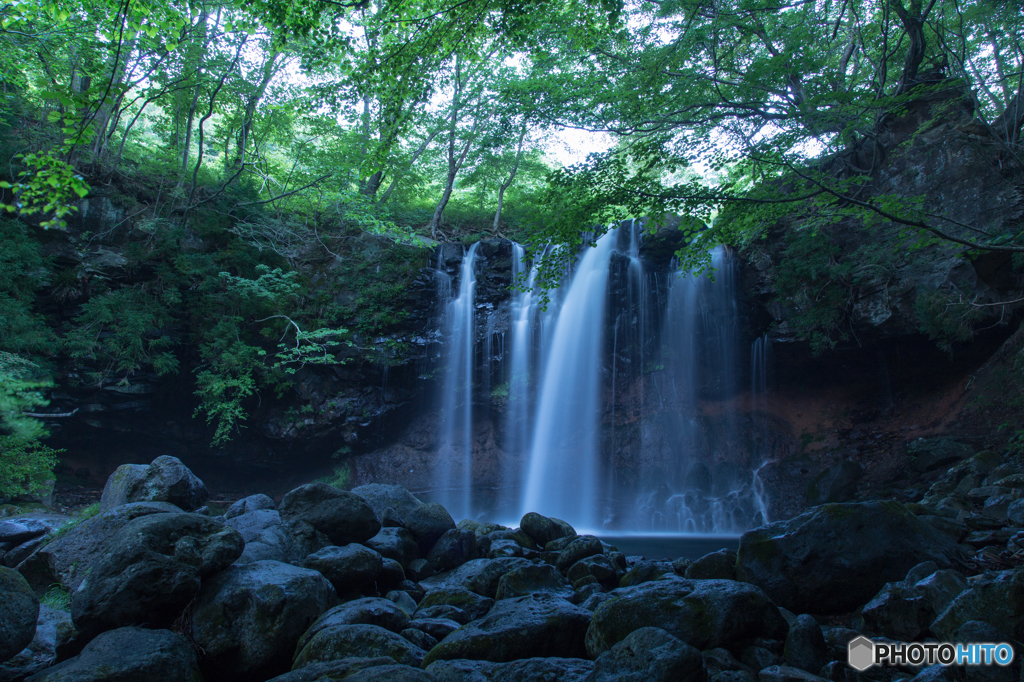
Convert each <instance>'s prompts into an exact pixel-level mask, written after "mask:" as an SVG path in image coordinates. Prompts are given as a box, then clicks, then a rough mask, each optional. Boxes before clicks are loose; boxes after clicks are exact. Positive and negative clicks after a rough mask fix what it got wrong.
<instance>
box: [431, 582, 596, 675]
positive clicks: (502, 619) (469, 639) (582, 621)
mask: <svg viewBox="0 0 1024 682" xmlns="http://www.w3.org/2000/svg"><path fill="white" fill-rule="evenodd" d="M589 623H590V612H589V611H587V610H585V609H582V608H580V607H578V606H573V605H572V604H570V603H569V602H567V601H565V600H564V599H561V598H559V597H554V596H552V595H549V594H538V595H531V596H528V597H517V598H515V599H502V600H501V601H498V602H495V604H494V607H493V608H491V610H490V612H489V613H488V614H487V615H486V616H485V617H484V618H481V619H480V620H475V621H473V622H471V623H469V624H468V625H465V626H463V627H462V628H460V629H459V630H456V631H455V632H453V633H451V634H450V635H448V636H447V637H446V638H445V639H444V641H442V642H440V643H439V644H438V645H437V646H435V647H434V648H433V649H431V650H430V651H429V652H428V653H427V656H426V658H425V659H424V663H425V664H426V665H429V664H430V663H432V662H433V661H438V660H450V659H455V658H468V659H477V660H480V659H482V660H487V661H495V662H501V661H513V660H516V659H520V658H534V657H547V656H559V657H568V658H582V657H583V656H584V655H585V653H586V650H585V648H584V643H583V640H584V636H585V634H586V631H587V625H588V624H589Z"/></svg>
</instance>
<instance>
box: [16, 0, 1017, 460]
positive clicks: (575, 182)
mask: <svg viewBox="0 0 1024 682" xmlns="http://www.w3.org/2000/svg"><path fill="white" fill-rule="evenodd" d="M1022 86H1024V15H1022V14H1021V13H1020V12H1019V8H1017V7H1016V3H1006V2H1000V1H998V0H927V1H925V0H659V1H657V2H651V1H645V0H629V1H628V2H625V1H623V0H562V1H559V2H553V1H552V0H539V1H536V2H530V3H525V2H519V1H518V0H461V1H459V2H445V1H444V0H352V1H347V0H343V1H340V2H338V1H334V0H298V1H294V2H293V1H290V0H257V1H255V2H238V1H237V0H189V1H184V0H172V1H170V2H153V1H152V0H29V1H26V0H11V1H10V2H7V3H5V4H3V5H2V6H0V156H2V157H3V158H4V159H5V160H7V162H8V163H7V166H6V168H7V170H5V171H3V172H2V173H0V175H3V176H4V177H3V179H2V182H0V188H2V192H3V195H2V200H3V201H2V203H3V206H4V209H5V213H6V218H4V219H3V220H2V221H0V231H2V243H3V248H2V249H0V351H2V355H0V385H2V386H3V389H2V393H0V418H2V419H3V429H4V430H6V431H8V432H11V433H15V434H19V435H20V436H24V437H28V438H33V437H36V436H38V435H39V431H38V424H37V423H36V422H34V421H33V420H32V419H31V418H30V417H26V416H25V415H26V413H31V412H32V410H33V409H36V408H37V407H39V406H40V405H43V404H44V391H45V389H46V386H47V383H48V382H49V381H50V380H51V377H52V376H53V375H54V373H55V372H56V371H57V365H58V364H60V363H65V365H64V371H65V372H67V371H68V365H67V363H71V366H72V367H74V368H75V371H76V373H77V375H78V376H80V377H81V381H83V382H90V383H93V384H95V385H102V384H104V383H105V382H106V383H109V382H130V381H131V378H132V376H133V375H135V374H137V373H141V372H150V373H155V374H169V373H176V372H182V371H183V370H186V369H187V371H188V372H190V373H192V374H194V376H195V393H196V396H197V397H198V400H199V408H198V410H197V414H198V415H199V416H203V417H205V418H206V419H208V420H210V421H211V423H212V424H213V428H214V439H215V442H223V441H224V440H225V439H227V438H229V437H230V435H231V434H232V433H233V431H234V430H235V429H236V428H238V427H239V426H240V425H241V424H242V422H244V420H245V419H246V415H247V414H248V410H249V409H250V404H251V401H252V400H253V398H254V396H257V395H258V394H259V392H260V391H261V390H264V389H273V388H277V389H281V388H282V387H284V386H287V385H288V382H289V381H290V380H291V379H290V377H291V374H292V373H294V371H295V370H296V369H297V368H299V367H303V366H305V365H308V364H310V363H338V362H344V361H345V359H346V357H349V356H350V355H351V353H352V352H358V351H360V349H361V350H362V351H365V352H367V353H372V352H373V347H374V345H375V342H374V340H375V339H379V338H382V337H385V336H386V335H387V333H388V331H389V330H390V329H392V328H393V326H394V325H395V324H397V323H398V322H400V318H401V316H402V312H401V311H400V310H398V308H397V306H396V302H397V301H398V299H399V298H400V294H401V290H402V287H403V286H405V285H407V284H408V282H409V281H410V279H411V276H412V274H413V273H414V271H415V269H416V267H418V263H419V261H420V260H422V259H423V257H424V254H425V253H426V248H425V247H428V246H430V245H432V244H434V243H436V241H438V240H440V241H444V240H449V239H457V238H459V237H460V236H463V235H467V234H491V235H499V236H507V237H514V238H516V239H518V240H519V241H521V242H524V243H527V244H529V245H530V246H531V247H532V248H533V249H534V251H536V250H538V249H540V248H541V247H542V246H543V245H545V244H549V243H558V244H566V245H569V246H577V247H578V246H580V245H582V244H583V243H584V241H585V240H586V239H587V238H588V235H589V238H593V236H595V234H599V233H600V232H601V231H602V230H604V229H607V226H609V225H611V224H613V223H614V222H615V221H617V220H621V219H624V218H628V217H631V216H638V215H645V216H651V217H653V218H654V219H655V220H653V221H652V223H651V224H652V225H655V224H657V222H658V220H657V219H658V218H660V217H662V216H666V215H668V214H678V213H681V214H686V215H688V216H690V217H692V218H696V219H697V220H691V221H684V222H683V225H685V226H688V227H687V229H689V230H690V232H688V233H687V235H686V238H687V241H688V242H689V244H690V248H689V249H685V250H684V251H682V252H681V253H680V254H679V255H680V257H681V261H682V263H683V264H684V265H685V266H696V267H699V266H700V265H701V264H702V262H703V261H702V258H703V256H704V254H705V253H706V248H705V247H706V246H707V245H709V244H711V243H718V242H728V243H732V244H736V245H744V244H751V243H754V242H756V241H757V240H763V239H765V238H766V235H767V234H768V231H769V229H770V228H771V227H772V226H773V225H776V224H777V223H778V221H779V220H781V219H782V218H783V217H785V216H787V215H792V214H793V213H794V212H795V213H798V214H801V215H803V216H804V217H806V218H808V220H807V222H806V223H805V224H806V226H807V227H806V238H805V241H806V243H803V242H801V241H800V240H797V241H796V242H794V243H792V244H790V245H788V247H787V248H788V249H789V251H791V252H792V253H791V255H792V262H793V263H797V264H799V266H798V267H797V269H796V270H793V271H792V272H789V273H788V275H787V276H788V278H789V279H788V280H786V282H788V283H789V284H787V285H786V286H790V287H791V288H792V291H789V292H788V294H789V295H791V296H799V295H801V291H805V292H806V290H807V287H809V286H815V287H816V286H818V282H820V281H828V282H830V281H834V280H835V279H836V278H837V277H838V278H842V277H844V276H845V275H844V274H843V272H842V267H844V266H842V265H841V264H835V267H833V264H831V263H829V259H828V256H827V254H828V246H827V245H826V247H825V248H824V249H822V248H819V247H818V246H816V245H815V242H814V240H815V239H817V235H819V234H824V235H825V237H826V242H827V235H828V230H829V225H830V224H833V223H836V222H838V221H843V220H849V219H851V218H853V219H856V220H860V221H862V222H863V223H864V224H865V225H871V224H877V223H879V222H881V223H884V224H885V225H887V226H889V228H890V229H892V230H897V231H904V232H905V233H906V235H907V243H908V244H910V245H912V246H915V247H919V248H920V247H925V246H927V245H929V244H933V243H952V244H958V245H959V246H961V247H963V248H964V249H966V250H969V251H972V252H982V251H1003V252H1007V253H1012V254H1015V255H1016V256H1017V257H1019V255H1020V254H1021V253H1022V252H1024V241H1022V231H1021V229H1020V226H1019V225H1017V226H1016V227H1014V226H1012V225H1005V226H1002V227H1001V228H1000V229H999V231H997V232H992V231H989V230H988V229H987V228H988V226H972V225H966V226H965V225H960V224H956V223H955V221H950V220H949V219H947V218H945V217H943V216H941V215H932V214H930V213H929V212H928V210H927V209H928V207H927V206H924V205H922V202H921V201H920V200H919V198H915V197H901V196H892V195H884V194H879V193H878V192H873V191H872V185H873V183H874V182H875V174H876V171H877V163H876V162H877V159H878V158H879V153H878V152H879V149H880V145H881V144H882V143H881V142H880V131H881V130H882V129H883V128H884V125H885V122H886V120H888V119H889V118H891V117H892V116H893V115H896V114H898V113H899V112H900V111H902V110H903V108H905V107H907V106H908V105H909V104H910V103H912V102H913V101H915V100H916V99H920V98H921V97H923V96H926V95H927V94H928V92H930V91H936V90H941V89H943V88H946V89H948V88H950V87H957V88H960V89H961V90H962V91H963V92H964V93H967V95H968V97H969V99H970V101H969V102H968V103H967V105H966V106H968V108H969V109H970V115H971V116H972V117H973V118H974V119H975V120H976V122H977V125H979V126H981V127H982V128H984V130H985V131H986V134H987V135H988V139H989V140H991V141H992V144H994V145H996V146H997V147H998V150H997V152H996V154H997V156H998V157H999V158H1000V159H1001V161H1000V162H1001V163H1005V164H1006V167H1007V168H1011V169H1017V171H1019V169H1020V167H1021V160H1022V157H1021V153H1022V147H1021V138H1020V134H1021V124H1022V123H1024V87H1022ZM566 127H570V128H576V129H582V130H588V131H596V132H605V133H609V134H611V135H612V136H613V139H614V140H615V143H614V145H613V147H612V148H611V149H609V150H607V151H604V152H599V153H595V154H592V155H591V156H590V157H589V158H588V159H587V160H586V161H585V162H583V163H580V164H578V165H575V166H572V167H568V168H564V167H560V166H558V165H557V164H555V163H554V162H552V161H551V159H550V157H549V156H546V155H545V150H546V149H547V148H549V147H550V146H551V144H552V142H551V136H552V135H553V134H554V133H555V132H556V131H558V130H560V129H564V128H566ZM826 161H827V162H826ZM837 164H838V166H837ZM1017 171H1013V172H1017ZM86 197H88V198H89V199H90V200H92V199H94V198H96V197H114V198H115V199H116V200H117V201H118V202H121V204H123V205H125V206H127V207H128V212H129V213H130V214H131V215H130V220H129V222H130V227H131V230H132V233H131V238H130V239H129V240H128V242H129V243H128V245H127V246H126V248H125V252H124V256H125V258H126V260H127V266H126V271H127V273H128V276H127V277H126V278H121V279H118V280H116V281H114V280H112V279H110V278H105V277H104V276H103V274H102V273H99V272H91V271H87V269H85V268H83V267H82V266H81V265H70V266H69V265H68V264H67V263H64V262H58V261H57V260H55V259H54V258H52V257H51V256H47V255H46V254H47V251H46V249H45V248H44V246H45V245H46V244H48V243H50V242H52V241H53V240H54V237H53V236H52V235H53V233H60V234H64V235H67V236H68V238H69V239H70V243H72V244H73V245H74V246H75V247H76V248H78V249H80V250H87V249H89V248H92V247H93V246H94V245H95V244H96V243H102V242H103V240H104V239H106V238H107V237H108V235H101V234H91V233H85V232H82V230H81V229H78V228H76V227H75V225H76V224H77V223H75V220H76V212H77V211H79V210H80V207H81V206H82V205H83V204H82V202H81V199H83V198H86ZM722 214H724V215H728V216H729V219H728V220H717V221H715V220H712V218H713V217H714V216H715V215H722ZM582 226H586V227H588V228H591V229H589V230H588V232H587V233H583V232H581V227H582ZM367 235H372V236H374V237H375V238H381V239H385V240H387V241H388V242H389V243H391V244H392V245H393V251H392V253H391V254H390V255H388V256H387V257H385V258H384V259H383V265H384V272H383V273H381V272H380V267H379V266H380V263H377V264H375V270H374V271H372V272H371V271H369V270H368V268H367V267H366V262H367V260H366V258H365V257H364V255H363V252H362V249H364V248H365V245H366V243H365V238H366V236H367ZM804 251H806V253H804ZM572 253H574V251H573V250H572V249H563V250H556V251H554V252H552V255H551V257H549V258H548V259H547V261H546V267H547V273H548V283H550V282H552V281H553V279H554V278H555V277H557V276H558V273H559V272H560V268H561V267H562V266H563V265H564V262H562V261H563V260H564V259H567V258H570V257H571V254H572ZM805 256H807V257H805ZM560 259H562V260H560ZM819 261H820V263H819ZM414 263H417V265H415V266H414V265H413V264H414ZM816 263H819V265H820V267H819V265H816ZM800 268H803V270H801V269H800ZM837 268H838V269H837ZM328 275H329V276H328ZM823 277H824V278H825V279H824V280H822V279H821V278H823ZM352 291H355V292H356V297H355V299H353V298H352V297H351V296H349V295H348V293H351V292H352ZM927 304H928V302H927V301H926V302H923V303H922V306H925V307H926V306H927ZM837 305H839V303H837ZM829 311H830V308H829V306H827V305H826V306H816V307H813V310H812V311H811V313H813V314H810V316H809V317H808V318H807V328H806V329H805V332H806V334H807V335H808V337H809V338H816V339H817V342H818V343H820V344H823V345H824V346H828V345H830V344H832V343H834V340H835V337H834V335H833V333H832V332H833V331H834V329H831V327H832V326H834V325H833V322H834V321H833V320H832V319H831V318H830V317H829V315H830V314H831V313H830V312H829ZM936 333H939V332H936ZM814 335H817V336H816V337H815V336H814ZM353 349H354V350H353ZM392 350H393V349H392ZM383 356H388V357H390V356H393V352H390V351H389V352H388V353H383ZM377 360H379V361H382V362H385V361H387V357H381V358H377Z"/></svg>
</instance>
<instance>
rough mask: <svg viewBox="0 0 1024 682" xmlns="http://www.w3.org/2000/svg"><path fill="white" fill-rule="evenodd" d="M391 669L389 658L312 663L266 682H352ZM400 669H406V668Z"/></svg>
mask: <svg viewBox="0 0 1024 682" xmlns="http://www.w3.org/2000/svg"><path fill="white" fill-rule="evenodd" d="M393 667H395V659H393V658H391V657H390V656H377V657H374V658H362V657H354V658H344V659H341V660H338V661H328V662H326V663H313V664H311V665H307V666H304V667H302V668H299V669H298V670H293V671H292V672H290V673H285V674H284V675H280V676H278V677H275V678H273V679H272V680H267V682H334V681H335V680H353V679H356V678H355V677H354V676H355V675H359V674H361V673H362V672H364V671H369V670H370V669H375V668H393ZM401 667H404V668H407V667H408V666H401ZM410 669H411V668H410ZM211 682H212V681H211Z"/></svg>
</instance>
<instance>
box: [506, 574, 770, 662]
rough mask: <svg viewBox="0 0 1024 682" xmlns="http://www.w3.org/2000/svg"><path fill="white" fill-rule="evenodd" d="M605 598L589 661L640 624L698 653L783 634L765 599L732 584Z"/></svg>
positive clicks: (660, 586)
mask: <svg viewBox="0 0 1024 682" xmlns="http://www.w3.org/2000/svg"><path fill="white" fill-rule="evenodd" d="M611 594H612V597H611V598H609V599H608V600H606V601H605V602H604V603H602V604H601V605H600V606H599V607H597V610H596V611H594V618H593V621H592V622H591V624H590V628H589V629H588V631H587V653H588V654H589V655H590V656H592V657H597V656H599V655H600V654H602V653H604V652H605V651H608V650H609V649H610V648H612V646H614V645H615V644H616V643H618V642H620V641H622V640H623V639H625V638H626V636H627V635H629V633H631V632H633V631H634V630H638V629H640V628H642V627H646V626H652V627H658V628H661V629H662V630H665V631H666V632H668V633H669V634H670V635H673V636H674V637H677V638H679V639H681V640H682V641H683V642H686V643H687V644H689V645H690V646H693V647H696V648H698V649H701V650H704V649H711V648H713V647H726V648H728V647H730V646H733V645H735V644H736V643H738V642H740V641H743V640H747V639H751V638H754V637H763V638H767V639H782V638H783V637H785V634H786V629H787V625H786V621H785V620H784V619H783V617H782V615H781V614H780V613H779V610H778V609H777V608H776V607H775V605H774V604H773V603H772V602H771V600H770V599H769V598H768V597H767V595H765V593H764V592H762V591H761V590H760V589H758V588H757V587H755V586H753V585H748V584H745V583H740V582H736V581H733V580H694V581H690V580H681V579H679V578H671V579H669V578H665V579H662V580H654V581H651V582H646V583H642V584H640V585H637V586H636V587H628V588H619V589H617V590H615V591H613V592H612V593H611ZM499 603H500V602H499Z"/></svg>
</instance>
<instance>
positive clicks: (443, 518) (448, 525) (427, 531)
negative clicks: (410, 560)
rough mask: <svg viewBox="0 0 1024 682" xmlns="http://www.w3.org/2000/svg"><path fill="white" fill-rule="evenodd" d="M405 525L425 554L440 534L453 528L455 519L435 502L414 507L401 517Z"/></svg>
mask: <svg viewBox="0 0 1024 682" xmlns="http://www.w3.org/2000/svg"><path fill="white" fill-rule="evenodd" d="M402 520H403V521H405V527H406V528H408V529H409V532H410V533H412V536H413V538H415V539H416V544H417V545H418V546H419V549H420V553H421V554H424V555H426V554H427V553H428V552H430V550H431V548H433V546H434V543H436V542H437V541H438V540H439V539H441V536H442V535H444V534H445V533H447V532H448V531H450V530H452V529H453V528H455V521H454V519H452V515H451V514H449V513H448V510H447V509H445V508H444V507H443V506H441V505H440V504H438V503H437V502H429V503H427V504H421V505H420V506H418V507H415V508H413V509H411V510H409V512H408V513H407V514H405V515H404V516H403V517H402Z"/></svg>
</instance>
